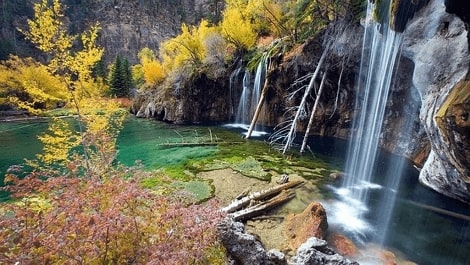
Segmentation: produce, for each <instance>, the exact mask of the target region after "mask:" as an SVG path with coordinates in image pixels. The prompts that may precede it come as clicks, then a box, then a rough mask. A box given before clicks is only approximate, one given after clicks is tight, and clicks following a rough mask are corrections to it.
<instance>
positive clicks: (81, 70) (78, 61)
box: [67, 24, 104, 82]
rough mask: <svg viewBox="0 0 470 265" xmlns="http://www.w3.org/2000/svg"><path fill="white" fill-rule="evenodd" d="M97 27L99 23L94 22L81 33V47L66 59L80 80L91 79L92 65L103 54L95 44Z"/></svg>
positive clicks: (86, 80)
mask: <svg viewBox="0 0 470 265" xmlns="http://www.w3.org/2000/svg"><path fill="white" fill-rule="evenodd" d="M99 29H100V27H99V25H98V24H95V25H94V26H92V27H91V28H90V29H89V30H88V32H85V33H83V34H82V35H81V36H80V39H81V42H82V45H83V49H82V50H79V51H77V52H76V53H75V54H74V55H73V56H72V57H70V58H68V59H69V60H67V64H68V66H69V68H70V69H71V70H72V71H73V72H75V73H78V77H79V78H80V81H81V82H90V81H91V80H92V76H91V74H92V69H93V66H94V65H95V64H96V63H97V62H98V61H99V60H100V59H101V57H102V56H103V52H104V50H103V49H102V48H99V47H97V46H96V38H97V37H98V31H99Z"/></svg>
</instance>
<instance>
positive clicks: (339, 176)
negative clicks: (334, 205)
mask: <svg viewBox="0 0 470 265" xmlns="http://www.w3.org/2000/svg"><path fill="white" fill-rule="evenodd" d="M345 177H346V173H344V172H333V173H331V174H330V178H331V179H332V180H334V181H341V180H343V179H344V178H345Z"/></svg>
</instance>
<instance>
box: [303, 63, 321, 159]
mask: <svg viewBox="0 0 470 265" xmlns="http://www.w3.org/2000/svg"><path fill="white" fill-rule="evenodd" d="M327 73H328V71H325V72H324V73H323V77H322V79H321V83H320V88H319V89H318V93H317V97H316V99H315V104H313V108H312V111H311V113H310V119H309V121H308V125H307V129H306V130H305V134H304V140H303V141H302V146H301V147H300V153H303V152H304V151H305V146H306V145H307V140H308V134H309V133H310V128H311V127H312V124H313V118H314V117H315V112H317V107H318V103H319V102H320V97H321V94H322V91H323V87H324V86H325V80H326V75H327Z"/></svg>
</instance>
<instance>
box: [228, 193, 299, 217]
mask: <svg viewBox="0 0 470 265" xmlns="http://www.w3.org/2000/svg"><path fill="white" fill-rule="evenodd" d="M294 197H295V192H294V191H292V190H289V191H288V190H282V191H281V193H279V194H278V195H276V196H274V197H273V198H271V199H269V200H267V201H263V202H260V203H258V204H256V205H254V206H251V207H248V208H245V209H242V210H240V211H236V212H234V213H231V214H230V216H231V217H232V218H233V219H234V220H235V221H242V220H245V219H248V218H250V217H253V216H256V215H258V214H260V213H262V212H264V211H266V210H268V209H270V208H273V207H275V206H277V205H279V204H281V203H283V202H285V201H287V200H290V199H292V198H294Z"/></svg>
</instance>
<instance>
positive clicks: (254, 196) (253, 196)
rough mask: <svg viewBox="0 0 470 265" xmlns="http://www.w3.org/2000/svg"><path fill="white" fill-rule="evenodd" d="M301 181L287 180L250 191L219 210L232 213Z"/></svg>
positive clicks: (294, 185) (301, 182) (299, 183)
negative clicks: (267, 187) (260, 189)
mask: <svg viewBox="0 0 470 265" xmlns="http://www.w3.org/2000/svg"><path fill="white" fill-rule="evenodd" d="M303 183H304V181H302V180H293V181H289V182H287V183H284V184H281V185H277V186H274V187H272V188H269V189H266V190H262V191H257V192H253V193H250V194H249V195H248V196H246V197H243V198H241V199H239V200H234V201H232V202H231V203H230V204H229V205H227V206H226V207H224V208H222V209H221V211H222V212H225V213H233V212H235V211H238V210H239V209H242V208H244V207H246V206H248V205H249V204H250V202H251V201H261V200H263V199H265V198H267V197H270V196H273V195H276V194H277V193H279V192H281V191H282V190H287V189H290V188H293V187H296V186H299V185H301V184H303Z"/></svg>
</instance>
